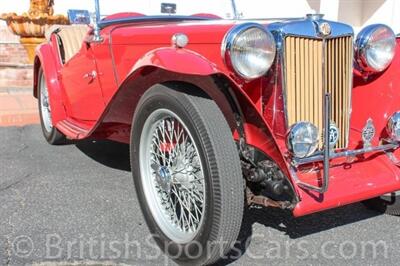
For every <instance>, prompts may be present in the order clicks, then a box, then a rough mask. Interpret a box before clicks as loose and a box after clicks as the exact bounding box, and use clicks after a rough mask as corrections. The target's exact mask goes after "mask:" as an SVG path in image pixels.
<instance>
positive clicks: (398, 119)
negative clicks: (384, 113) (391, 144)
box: [386, 112, 400, 141]
mask: <svg viewBox="0 0 400 266" xmlns="http://www.w3.org/2000/svg"><path fill="white" fill-rule="evenodd" d="M386 131H387V133H388V135H389V137H390V138H391V139H392V140H395V141H400V112H396V113H394V114H393V115H392V116H391V117H390V118H389V121H388V124H387V126H386Z"/></svg>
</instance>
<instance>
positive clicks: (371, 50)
mask: <svg viewBox="0 0 400 266" xmlns="http://www.w3.org/2000/svg"><path fill="white" fill-rule="evenodd" d="M395 48H396V35H395V34H394V32H393V30H392V29H391V28H389V27H388V26H385V25H371V26H368V27H366V28H364V29H363V30H362V31H361V32H360V33H359V34H358V36H357V39H356V60H357V62H358V64H359V66H360V67H361V69H362V70H364V71H367V72H381V71H383V70H385V69H386V68H387V67H388V66H389V65H390V63H391V62H392V60H393V58H394V54H395Z"/></svg>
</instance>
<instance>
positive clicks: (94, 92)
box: [61, 43, 104, 121]
mask: <svg viewBox="0 0 400 266" xmlns="http://www.w3.org/2000/svg"><path fill="white" fill-rule="evenodd" d="M61 77H62V82H63V85H64V89H65V94H66V98H67V104H66V105H67V106H66V107H67V108H66V109H67V114H68V115H69V116H70V117H72V118H74V119H77V120H86V121H97V120H98V119H99V117H100V116H101V114H102V112H103V110H104V100H103V95H102V90H101V87H100V82H99V73H98V70H97V66H96V60H95V57H94V54H93V50H92V47H91V44H89V43H88V44H85V45H83V46H82V48H81V49H80V51H79V52H78V53H77V54H76V55H75V56H74V57H72V58H71V59H70V60H69V61H68V62H66V63H65V65H64V67H63V69H62V73H61Z"/></svg>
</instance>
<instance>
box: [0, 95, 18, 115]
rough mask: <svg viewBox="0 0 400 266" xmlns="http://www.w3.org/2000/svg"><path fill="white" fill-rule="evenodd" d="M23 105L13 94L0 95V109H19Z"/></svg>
mask: <svg viewBox="0 0 400 266" xmlns="http://www.w3.org/2000/svg"><path fill="white" fill-rule="evenodd" d="M19 109H21V105H20V104H19V102H18V100H17V99H16V98H15V96H13V95H1V96H0V110H3V111H5V110H19Z"/></svg>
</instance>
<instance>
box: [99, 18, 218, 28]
mask: <svg viewBox="0 0 400 266" xmlns="http://www.w3.org/2000/svg"><path fill="white" fill-rule="evenodd" d="M205 20H216V19H210V18H206V17H194V16H145V17H129V18H120V19H109V20H104V19H102V20H101V21H99V23H98V25H99V29H104V28H105V27H108V26H111V25H115V24H126V23H133V22H180V21H205Z"/></svg>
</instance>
